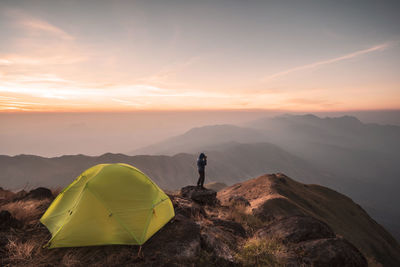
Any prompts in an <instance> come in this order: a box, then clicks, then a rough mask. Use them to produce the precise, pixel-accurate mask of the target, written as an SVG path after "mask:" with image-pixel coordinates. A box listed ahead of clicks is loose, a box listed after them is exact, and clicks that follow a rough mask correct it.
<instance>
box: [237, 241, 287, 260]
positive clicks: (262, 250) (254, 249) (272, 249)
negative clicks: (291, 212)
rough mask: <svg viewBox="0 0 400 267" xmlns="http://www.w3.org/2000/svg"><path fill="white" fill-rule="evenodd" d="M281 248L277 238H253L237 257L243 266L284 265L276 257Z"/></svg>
mask: <svg viewBox="0 0 400 267" xmlns="http://www.w3.org/2000/svg"><path fill="white" fill-rule="evenodd" d="M281 248H282V247H281V244H280V243H279V242H277V241H276V240H273V239H271V240H266V239H263V240H260V239H256V238H252V239H249V240H248V241H247V242H246V243H245V244H244V246H243V247H242V249H241V250H240V251H239V253H237V254H236V259H237V260H238V262H240V263H241V264H242V265H243V266H282V264H280V263H279V262H278V260H277V259H276V257H275V254H276V253H278V252H279V251H280V250H281Z"/></svg>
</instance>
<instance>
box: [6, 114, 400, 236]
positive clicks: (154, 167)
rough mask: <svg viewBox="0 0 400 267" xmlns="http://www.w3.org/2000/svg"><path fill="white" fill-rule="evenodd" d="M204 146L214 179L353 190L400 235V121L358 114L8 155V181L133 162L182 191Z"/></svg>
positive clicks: (61, 177)
mask: <svg viewBox="0 0 400 267" xmlns="http://www.w3.org/2000/svg"><path fill="white" fill-rule="evenodd" d="M199 152H205V153H206V154H207V155H208V166H207V170H206V173H207V174H206V176H207V178H206V182H223V183H226V184H228V185H229V184H233V183H236V182H240V181H243V180H246V179H248V178H251V177H255V176H258V175H261V174H263V173H268V172H269V173H270V172H283V173H285V174H287V175H289V176H293V177H297V178H298V180H300V181H301V182H305V183H315V184H321V185H324V186H329V187H331V188H334V189H336V190H339V191H340V192H343V193H345V194H347V195H349V196H351V197H352V198H353V199H355V200H356V201H357V202H359V203H361V204H362V205H363V207H364V208H366V209H367V211H368V212H369V213H370V214H371V215H372V216H373V217H374V218H376V219H377V220H379V221H380V222H381V223H382V224H383V225H385V226H386V227H387V228H388V229H389V230H390V231H391V232H392V233H393V234H394V235H395V236H396V237H397V238H400V233H399V232H397V231H398V229H400V228H399V226H400V211H399V209H398V208H397V206H396V205H393V203H398V202H400V196H399V195H398V192H397V191H398V188H400V187H399V185H400V181H399V178H400V167H399V166H400V164H398V159H399V158H400V127H399V126H390V125H378V124H365V123H362V122H360V121H359V120H358V119H357V118H355V117H350V116H343V117H338V118H319V117H317V116H314V115H303V116H300V115H284V116H279V117H274V118H266V119H261V120H257V121H252V122H249V123H247V124H246V125H244V126H243V125H242V126H241V127H239V126H236V125H212V126H205V127H199V128H193V129H191V130H189V131H188V132H186V133H184V134H182V135H179V136H176V137H173V138H170V139H167V140H165V141H163V142H160V143H157V144H154V145H151V146H147V147H144V148H141V149H138V150H135V151H131V153H129V154H131V156H128V155H123V154H110V153H108V154H104V155H102V156H98V157H89V156H84V155H74V156H62V157H57V158H43V157H39V156H31V155H19V156H15V157H9V156H0V168H1V169H2V170H3V171H2V172H1V174H0V180H1V184H0V186H3V187H6V188H14V189H17V188H21V187H24V186H26V185H29V186H39V185H44V186H50V187H59V186H65V185H67V184H69V183H70V182H71V181H72V180H73V179H74V178H75V177H76V176H78V175H79V174H80V173H81V172H82V171H83V170H85V169H87V168H89V167H90V166H92V165H95V164H98V163H112V162H126V163H129V164H132V165H135V166H136V167H138V168H139V169H141V170H143V171H144V172H145V173H147V174H148V175H149V176H150V177H151V178H152V179H153V180H154V181H155V182H157V184H159V185H160V186H161V187H162V188H166V189H176V188H178V187H182V186H184V185H187V184H195V182H196V180H197V171H196V165H195V162H196V158H197V154H198V153H199Z"/></svg>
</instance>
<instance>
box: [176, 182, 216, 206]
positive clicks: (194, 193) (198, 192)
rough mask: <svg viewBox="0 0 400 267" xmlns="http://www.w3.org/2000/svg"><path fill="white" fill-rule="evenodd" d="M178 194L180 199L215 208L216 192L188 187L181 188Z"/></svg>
mask: <svg viewBox="0 0 400 267" xmlns="http://www.w3.org/2000/svg"><path fill="white" fill-rule="evenodd" d="M180 194H181V196H182V197H185V198H190V199H192V200H193V201H195V202H197V203H199V204H201V205H209V206H215V205H216V204H217V203H218V199H217V192H215V191H214V190H210V189H206V188H199V187H197V186H191V185H189V186H185V187H182V188H181V193H180Z"/></svg>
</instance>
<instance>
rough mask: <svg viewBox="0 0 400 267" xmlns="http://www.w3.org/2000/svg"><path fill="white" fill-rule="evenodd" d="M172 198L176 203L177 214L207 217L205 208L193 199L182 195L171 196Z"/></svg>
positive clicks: (173, 202) (189, 216)
mask: <svg viewBox="0 0 400 267" xmlns="http://www.w3.org/2000/svg"><path fill="white" fill-rule="evenodd" d="M170 198H171V200H172V204H173V205H174V209H175V214H181V215H183V216H185V217H187V218H198V217H207V215H206V212H205V211H204V208H203V207H202V206H200V205H199V204H197V203H196V202H193V201H192V200H191V199H187V198H183V197H180V196H174V197H171V196H170Z"/></svg>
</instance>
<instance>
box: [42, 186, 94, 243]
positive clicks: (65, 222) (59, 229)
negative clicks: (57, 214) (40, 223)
mask: <svg viewBox="0 0 400 267" xmlns="http://www.w3.org/2000/svg"><path fill="white" fill-rule="evenodd" d="M86 188H87V186H85V187H84V188H83V189H82V191H81V192H80V193H79V196H78V198H77V199H79V200H76V201H75V202H74V204H73V205H72V208H71V210H72V209H74V208H75V207H76V206H77V204H79V202H80V201H81V199H82V196H83V192H84V191H85V190H86ZM73 214H75V212H73ZM72 217H73V216H69V217H68V219H66V220H65V221H64V223H63V224H62V225H61V226H60V228H58V230H57V231H56V233H55V234H54V235H53V236H52V237H51V239H50V240H49V241H48V242H47V245H50V244H51V241H52V240H53V239H54V238H55V237H56V236H57V235H58V233H59V232H60V231H61V230H62V228H63V227H64V226H65V225H66V224H67V223H68V222H69V221H70V220H71V219H72Z"/></svg>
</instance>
